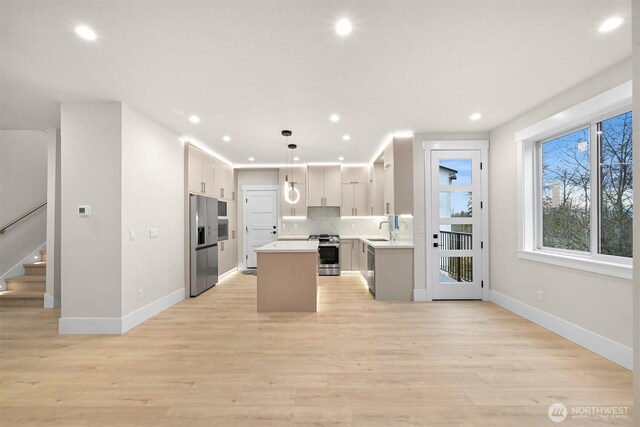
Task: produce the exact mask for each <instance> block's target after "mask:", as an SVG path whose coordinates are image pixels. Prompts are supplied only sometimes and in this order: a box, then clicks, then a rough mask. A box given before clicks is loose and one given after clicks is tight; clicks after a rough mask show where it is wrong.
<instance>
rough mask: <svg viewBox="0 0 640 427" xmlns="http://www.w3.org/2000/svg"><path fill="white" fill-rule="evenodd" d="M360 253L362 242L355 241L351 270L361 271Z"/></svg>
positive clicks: (352, 248)
mask: <svg viewBox="0 0 640 427" xmlns="http://www.w3.org/2000/svg"><path fill="white" fill-rule="evenodd" d="M340 243H342V242H340ZM359 251H360V240H353V241H352V244H351V270H353V271H360V252H359Z"/></svg>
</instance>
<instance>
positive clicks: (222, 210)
mask: <svg viewBox="0 0 640 427" xmlns="http://www.w3.org/2000/svg"><path fill="white" fill-rule="evenodd" d="M225 240H229V218H227V202H224V201H222V200H218V241H219V242H224V241H225Z"/></svg>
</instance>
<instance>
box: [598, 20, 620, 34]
mask: <svg viewBox="0 0 640 427" xmlns="http://www.w3.org/2000/svg"><path fill="white" fill-rule="evenodd" d="M623 22H624V19H622V18H620V17H619V16H614V17H612V18H609V19H607V20H606V21H604V22H603V23H602V24H600V26H599V27H598V31H600V32H601V33H607V32H609V31H611V30H615V29H616V28H618V27H619V26H620V25H622V23H623Z"/></svg>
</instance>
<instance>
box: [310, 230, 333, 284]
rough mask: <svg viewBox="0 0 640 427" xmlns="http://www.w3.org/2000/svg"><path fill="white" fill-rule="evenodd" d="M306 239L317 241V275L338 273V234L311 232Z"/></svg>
mask: <svg viewBox="0 0 640 427" xmlns="http://www.w3.org/2000/svg"><path fill="white" fill-rule="evenodd" d="M308 240H317V241H318V257H319V261H318V275H320V276H339V275H340V236H338V235H335V234H332V235H330V234H312V235H311V236H309V239H308Z"/></svg>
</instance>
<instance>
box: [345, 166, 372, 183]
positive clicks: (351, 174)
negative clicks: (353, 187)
mask: <svg viewBox="0 0 640 427" xmlns="http://www.w3.org/2000/svg"><path fill="white" fill-rule="evenodd" d="M340 174H341V177H340V179H341V181H340V182H342V183H343V184H365V183H366V182H367V168H366V166H363V167H344V166H343V167H342V169H341V170H340Z"/></svg>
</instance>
